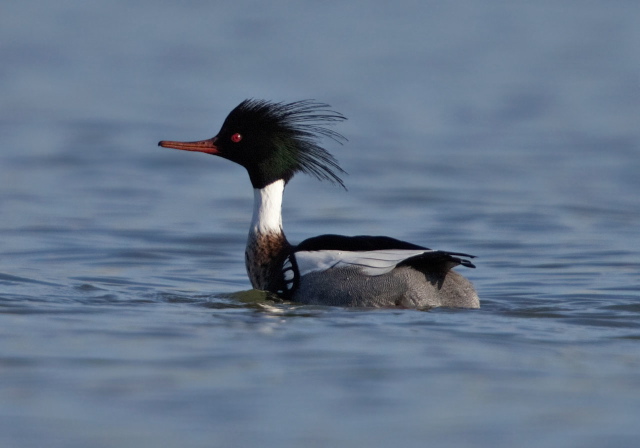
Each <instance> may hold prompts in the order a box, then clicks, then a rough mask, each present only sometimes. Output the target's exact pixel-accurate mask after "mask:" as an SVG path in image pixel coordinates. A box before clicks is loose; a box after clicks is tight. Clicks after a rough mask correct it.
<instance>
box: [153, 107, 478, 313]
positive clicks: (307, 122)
mask: <svg viewBox="0 0 640 448" xmlns="http://www.w3.org/2000/svg"><path fill="white" fill-rule="evenodd" d="M344 120H346V118H345V117H344V116H343V115H342V114H340V113H338V112H336V111H334V110H332V108H331V106H329V105H328V104H325V103H321V102H317V101H315V100H301V101H295V102H288V103H285V102H273V101H268V100H260V99H247V100H244V101H242V102H241V103H240V104H239V105H238V106H237V107H235V108H234V109H233V110H232V111H231V112H230V113H229V115H228V116H227V117H226V119H225V120H224V122H223V124H222V127H221V128H220V131H219V132H218V133H217V134H216V136H215V137H213V138H209V139H206V140H199V141H188V142H184V141H169V140H162V141H160V142H159V143H158V145H159V146H161V147H164V148H172V149H178V150H183V151H193V152H201V153H205V154H211V155H215V156H218V157H222V158H223V159H227V160H229V161H231V162H235V163H237V164H239V165H241V166H243V167H244V168H245V169H246V170H247V173H248V175H249V180H250V181H251V185H252V186H253V197H254V201H253V215H252V219H251V224H250V227H249V235H248V239H247V245H246V250H245V264H246V269H247V274H248V277H249V280H250V282H251V285H252V287H253V288H254V289H258V290H263V291H266V292H267V293H269V294H271V295H275V296H277V297H278V298H279V299H282V300H285V301H289V302H293V303H300V304H306V305H321V306H338V307H362V308H412V309H431V308H435V307H452V308H479V307H480V299H479V297H478V294H477V292H476V290H475V288H474V286H473V285H472V283H471V282H470V281H469V280H468V279H466V278H465V277H463V276H462V275H461V274H459V273H458V272H457V271H454V270H453V268H454V267H456V266H464V267H467V268H475V265H474V264H473V263H472V262H471V259H473V258H474V256H473V255H469V254H465V253H459V252H447V251H443V250H433V249H428V248H426V247H423V246H420V245H417V244H413V243H409V242H406V241H402V240H398V239H395V238H392V237H388V236H368V235H358V236H343V235H335V234H327V235H320V236H315V237H312V238H309V239H306V240H304V241H302V242H301V243H299V244H297V245H295V244H291V243H290V242H289V241H288V240H287V238H286V236H285V233H284V231H283V225H282V201H283V195H284V190H285V187H286V186H287V185H288V183H289V181H290V180H291V179H292V178H293V176H294V175H295V174H297V173H304V174H308V175H311V176H313V177H315V178H317V179H318V180H320V181H329V182H332V183H334V184H337V185H339V186H341V187H344V188H345V189H346V187H345V184H344V182H343V180H342V178H341V176H342V175H344V174H346V172H345V171H344V170H343V169H342V168H341V167H340V165H339V163H338V161H337V159H336V158H335V157H334V156H333V155H332V154H331V153H329V152H328V151H327V150H326V149H325V148H323V147H322V146H321V140H322V139H323V138H328V139H330V140H333V141H336V142H338V143H343V142H344V141H346V139H345V138H344V137H343V136H342V135H341V134H339V133H338V132H336V131H335V130H333V129H331V128H330V126H331V125H334V124H336V123H338V122H341V121H344Z"/></svg>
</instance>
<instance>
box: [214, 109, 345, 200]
mask: <svg viewBox="0 0 640 448" xmlns="http://www.w3.org/2000/svg"><path fill="white" fill-rule="evenodd" d="M344 120H346V118H345V117H344V116H343V115H342V114H340V113H338V112H335V111H333V110H331V109H330V106H329V105H328V104H324V103H319V102H316V101H314V100H302V101H296V102H293V103H274V102H271V101H265V100H256V99H248V100H245V101H243V102H242V103H240V104H239V105H238V106H237V107H236V108H235V109H234V110H233V111H231V113H230V114H229V116H228V117H227V120H226V121H225V125H223V128H224V127H227V126H228V127H229V128H233V123H242V122H243V123H247V122H249V123H251V127H252V128H254V129H256V130H257V132H259V133H260V134H261V135H262V136H263V138H265V140H268V141H269V144H270V145H272V147H273V148H274V149H275V154H274V157H273V158H270V159H269V161H268V162H265V164H264V166H263V167H262V169H263V170H266V171H281V172H282V174H283V177H284V179H285V180H286V181H288V180H289V179H290V178H291V177H292V176H293V175H294V173H296V172H298V171H300V172H303V173H306V174H309V175H311V176H313V177H315V178H317V179H319V180H328V181H330V182H332V183H336V184H338V185H340V186H342V187H343V188H345V186H344V183H343V181H342V179H341V178H340V175H341V174H346V172H345V171H344V170H343V169H342V168H340V165H338V161H337V160H336V159H335V158H334V157H333V156H332V155H331V154H330V153H329V152H328V151H327V150H326V149H324V148H323V147H321V146H320V139H321V138H322V137H328V138H330V139H331V140H334V141H335V142H337V143H340V144H342V143H344V142H345V141H346V138H345V137H343V136H342V135H341V134H339V133H338V132H336V131H334V130H332V129H329V128H328V127H327V126H330V125H333V124H335V123H337V122H341V121H344ZM274 174H275V173H274Z"/></svg>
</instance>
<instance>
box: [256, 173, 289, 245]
mask: <svg viewBox="0 0 640 448" xmlns="http://www.w3.org/2000/svg"><path fill="white" fill-rule="evenodd" d="M283 194H284V180H277V181H275V182H273V183H272V184H269V185H267V186H266V187H264V188H261V189H257V188H256V189H254V190H253V218H252V219H251V228H250V229H249V236H251V235H254V236H255V235H268V234H273V233H275V234H280V233H282V195H283Z"/></svg>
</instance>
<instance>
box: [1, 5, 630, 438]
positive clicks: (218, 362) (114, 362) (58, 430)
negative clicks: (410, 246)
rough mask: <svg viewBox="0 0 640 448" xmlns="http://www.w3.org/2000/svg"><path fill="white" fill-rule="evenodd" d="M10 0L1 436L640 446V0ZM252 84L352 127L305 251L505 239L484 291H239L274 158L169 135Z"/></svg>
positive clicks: (201, 131) (310, 195) (479, 279)
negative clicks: (193, 145)
mask: <svg viewBox="0 0 640 448" xmlns="http://www.w3.org/2000/svg"><path fill="white" fill-rule="evenodd" d="M345 3H348V4H345ZM391 3H393V5H391ZM214 4H215V6H213V5H214ZM1 9H2V11H1V13H0V60H1V61H2V63H1V67H0V97H1V98H2V99H1V105H0V135H1V139H0V141H1V143H2V151H1V152H0V185H1V190H0V241H1V245H0V446H2V447H21V448H22V447H41V446H47V447H53V448H58V447H59V448H62V447H64V448H69V447H71V448H75V447H78V448H80V447H82V448H84V447H99V448H100V447H137V448H140V447H142V448H144V447H154V448H156V447H187V448H191V447H248V446H261V447H263V446H267V447H301V446H308V447H337V446H341V447H364V446H373V447H378V446H379V447H387V446H390V447H399V446H402V447H423V446H452V447H453V446H455V447H460V446H487V447H489V446H490V447H514V446H518V447H601V446H619V447H623V446H624V447H631V446H637V443H638V440H640V426H639V425H638V421H639V419H640V259H639V256H638V254H639V252H640V174H639V172H640V153H639V150H640V125H639V123H640V58H638V54H640V53H638V51H639V48H640V27H639V26H638V17H640V6H639V4H638V3H637V2H630V1H595V0H594V1H583V2H575V1H570V0H561V1H541V2H530V1H524V0H523V1H519V0H518V1H511V2H502V1H488V2H474V1H455V2H424V1H416V2H381V1H380V2H364V1H363V2H306V3H301V2H288V1H272V2H269V3H264V2H246V1H234V2H226V3H224V2H206V1H197V0H196V1H186V2H176V3H175V4H174V3H170V2H152V1H150V0H140V1H129V0H127V1H112V2H83V1H78V0H66V1H56V2H45V1H29V0H19V1H18V0H9V1H8V2H4V3H3V6H2V8H1ZM247 97H255V98H266V99H271V100H277V101H291V100H298V99H303V98H316V99H318V100H321V101H325V102H328V103H330V104H331V105H332V106H333V107H334V108H335V109H336V110H338V111H340V112H342V113H344V114H345V115H346V116H348V117H349V118H350V120H349V121H348V122H346V123H345V124H343V125H341V126H340V127H339V128H337V130H338V131H340V132H342V133H343V134H344V135H345V136H346V137H347V138H348V139H349V142H348V144H346V145H345V146H342V147H341V146H338V145H335V144H331V143H328V147H329V149H330V150H331V151H332V152H333V153H334V154H335V155H336V156H337V157H338V159H339V160H340V162H341V164H342V166H343V167H344V168H345V169H346V170H347V171H348V172H349V173H350V176H348V177H347V178H346V182H347V185H348V187H349V191H348V192H344V191H342V190H341V189H339V188H336V187H333V186H331V185H325V184H320V183H318V182H316V181H315V180H313V179H309V178H304V177H301V176H300V177H298V178H296V179H294V180H293V181H292V182H291V184H290V185H289V188H288V190H287V195H286V198H285V210H284V214H285V216H284V220H285V230H286V231H287V234H288V237H289V239H290V240H291V241H293V242H295V241H300V240H302V239H304V238H306V237H309V236H313V235H317V234H320V233H345V234H386V235H391V236H394V237H398V238H402V239H406V240H409V241H413V242H415V243H418V244H424V245H428V246H430V247H435V248H441V249H447V250H453V251H464V252H469V253H473V254H476V255H478V257H479V258H478V259H477V265H478V268H477V269H475V270H469V269H465V270H463V271H464V273H465V274H466V275H468V277H469V278H470V279H471V280H473V281H474V283H475V285H476V286H477V289H478V291H479V293H480V297H481V298H482V300H483V306H482V309H480V310H478V311H469V310H446V309H437V310H433V311H430V312H419V311H412V310H349V309H340V308H323V307H301V306H295V305H288V304H273V305H270V304H269V302H266V301H264V300H262V299H261V297H259V296H258V297H256V296H255V295H251V294H248V295H247V294H235V293H237V292H238V291H244V290H247V289H249V283H248V280H247V278H246V274H245V272H244V264H243V263H244V261H243V251H244V242H245V237H246V232H247V228H248V221H249V219H250V213H251V201H252V192H251V186H250V184H249V182H248V179H247V176H246V173H245V172H244V171H243V170H242V169H241V168H239V167H237V166H234V165H232V164H231V163H229V162H226V161H224V160H221V159H216V158H213V157H209V156H206V155H203V154H192V153H182V152H179V151H171V150H168V149H162V148H158V147H157V146H156V143H157V141H158V140H161V139H173V140H195V139H201V138H208V137H211V136H213V135H214V134H215V133H216V132H217V130H218V128H219V126H220V124H221V122H222V120H223V119H224V117H225V116H226V114H227V112H228V111H229V110H230V109H231V108H232V107H234V106H235V105H236V104H237V103H239V102H240V101H241V100H243V99H245V98H247Z"/></svg>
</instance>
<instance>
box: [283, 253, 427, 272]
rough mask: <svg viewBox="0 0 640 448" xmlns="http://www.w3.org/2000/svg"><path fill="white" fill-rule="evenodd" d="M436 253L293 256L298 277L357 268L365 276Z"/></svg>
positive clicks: (307, 254) (390, 269)
mask: <svg viewBox="0 0 640 448" xmlns="http://www.w3.org/2000/svg"><path fill="white" fill-rule="evenodd" d="M429 252H436V251H434V250H425V249H417V250H416V249H390V250H370V251H361V252H357V251H356V252H349V251H344V250H320V251H300V252H296V253H295V254H294V255H295V257H296V262H297V263H298V270H299V272H300V275H301V276H303V275H305V274H309V273H311V272H316V271H325V270H330V269H339V268H347V267H351V268H353V267H357V268H360V271H361V272H362V273H363V274H365V275H370V276H376V275H383V274H386V273H388V272H391V271H392V270H393V268H395V267H396V266H397V265H398V263H401V262H402V261H404V260H406V259H407V258H411V257H415V256H416V255H420V254H424V253H429Z"/></svg>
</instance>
